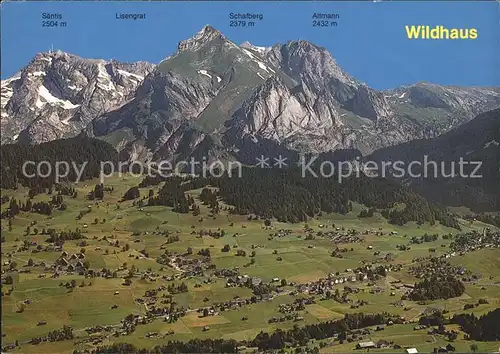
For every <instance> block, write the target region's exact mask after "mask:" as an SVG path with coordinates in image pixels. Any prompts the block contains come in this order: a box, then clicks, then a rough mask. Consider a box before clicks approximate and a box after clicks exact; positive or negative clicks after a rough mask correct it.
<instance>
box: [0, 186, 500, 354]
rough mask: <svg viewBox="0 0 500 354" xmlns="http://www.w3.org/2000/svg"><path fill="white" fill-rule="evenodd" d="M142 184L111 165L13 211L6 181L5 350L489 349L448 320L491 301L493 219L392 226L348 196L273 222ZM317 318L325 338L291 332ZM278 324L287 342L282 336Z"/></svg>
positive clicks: (497, 297)
mask: <svg viewBox="0 0 500 354" xmlns="http://www.w3.org/2000/svg"><path fill="white" fill-rule="evenodd" d="M140 182H141V179H140V178H137V177H132V176H121V177H118V176H117V177H113V178H109V179H108V180H106V181H105V183H104V185H103V186H100V187H99V188H97V186H99V185H100V184H99V181H97V180H93V181H85V182H81V183H79V184H73V185H71V186H70V187H68V186H65V187H61V186H60V187H57V186H56V188H55V189H54V190H50V191H44V192H42V193H37V194H36V195H33V196H32V197H31V198H30V200H31V201H30V203H37V202H43V201H46V200H50V199H51V198H52V199H53V200H54V199H58V198H59V197H60V199H58V200H56V201H55V203H56V204H54V205H57V206H58V207H57V208H54V210H53V211H52V212H51V213H50V215H46V214H44V213H43V212H40V213H37V212H32V211H23V206H22V204H23V203H26V200H28V195H29V194H30V193H31V192H30V191H29V190H28V189H27V188H19V189H17V190H5V191H2V213H4V214H5V213H9V212H10V211H11V209H12V208H15V207H17V208H19V209H20V211H18V212H17V213H16V214H15V217H11V218H3V219H2V233H1V235H2V236H1V237H2V268H1V269H2V271H1V273H2V275H1V276H2V351H8V352H22V353H40V352H46V353H49V352H50V353H56V352H57V353H63V352H68V353H69V352H74V351H77V352H79V353H86V352H92V351H97V352H99V348H100V347H104V346H109V345H112V344H113V343H130V344H133V345H134V346H135V347H137V348H147V349H151V348H153V347H155V346H158V345H162V344H163V343H166V342H168V341H174V340H176V341H183V342H186V341H189V340H191V339H195V338H199V339H214V340H215V339H223V340H234V341H236V346H237V349H238V351H239V352H249V353H250V352H255V351H265V350H276V349H277V348H279V350H281V351H287V352H291V351H293V352H296V353H297V352H311V351H314V352H348V351H359V352H366V351H382V352H395V353H408V354H415V353H420V352H454V351H457V352H460V351H461V352H464V351H479V352H496V351H498V350H499V347H500V342H498V341H480V340H475V339H474V338H473V337H472V335H471V334H470V333H467V332H466V331H465V330H464V328H465V327H464V326H463V325H461V322H460V316H458V317H457V316H455V315H461V314H468V313H474V314H475V316H476V317H478V316H480V315H485V314H487V313H489V312H491V311H493V310H495V309H498V307H499V304H500V272H499V271H500V231H499V230H498V229H497V228H496V227H495V226H493V225H490V224H486V223H483V222H481V221H478V220H468V219H466V218H461V219H459V222H460V226H461V230H457V229H453V228H449V227H445V226H443V225H440V224H439V223H437V224H435V225H430V224H428V223H421V224H417V223H415V222H410V223H407V224H405V225H403V226H399V225H393V224H389V223H388V222H387V220H386V219H384V218H383V217H382V216H381V215H380V213H379V212H378V211H375V212H374V213H373V212H372V213H371V216H368V217H366V216H364V217H359V214H360V213H361V212H364V211H366V208H365V207H364V206H363V205H361V204H357V203H353V206H352V210H350V211H349V212H348V213H346V214H344V215H342V214H337V213H329V214H328V213H320V215H318V216H317V217H315V218H311V219H310V220H307V222H297V223H284V222H279V221H277V220H274V219H267V218H266V219H263V218H260V217H259V216H257V215H238V214H234V213H231V212H230V211H231V209H230V208H231V206H230V205H227V204H225V202H224V201H223V200H222V199H221V198H219V197H218V198H217V206H216V207H214V204H213V203H206V202H204V200H203V197H201V195H202V194H203V193H204V194H207V193H209V192H206V190H207V189H208V190H209V191H210V193H214V195H216V193H217V190H216V188H214V187H211V186H205V187H202V188H200V189H193V190H189V191H188V192H187V194H189V197H190V198H193V200H194V203H195V204H196V205H197V208H195V210H189V212H187V213H178V212H176V211H173V210H172V208H170V207H167V206H161V205H155V206H149V205H147V203H146V201H147V199H148V198H150V197H152V196H154V195H156V194H157V193H158V192H159V190H160V189H161V188H162V185H163V184H164V183H168V181H167V182H161V183H160V184H158V185H153V186H147V187H139V188H137V187H135V186H137V185H140ZM134 187H135V188H136V189H137V191H138V193H137V195H134V196H133V197H132V198H124V195H127V193H128V191H130V190H131V189H132V188H134ZM68 188H69V190H70V191H71V192H70V193H65V192H64V191H67V190H68ZM96 190H99V193H101V194H102V195H101V197H99V198H96V196H95V195H94V194H95V193H96ZM204 190H205V192H204ZM133 194H135V190H134V193H133ZM55 196H57V198H54V197H55ZM13 200H15V203H14V202H13ZM30 210H32V209H31V208H30ZM429 279H430V281H429ZM433 284H434V285H433ZM435 284H437V285H435ZM353 323H360V324H359V325H354V324H353ZM361 323H363V325H361ZM316 327H318V328H319V327H321V328H323V331H322V334H318V333H315V334H310V335H309V337H308V338H305V339H304V338H302V337H301V338H300V339H299V338H298V334H297V333H298V330H299V329H302V331H304V332H307V333H312V331H313V329H314V328H316ZM331 327H333V328H334V329H331ZM337 328H340V330H337ZM276 331H278V332H279V331H281V332H280V333H284V334H283V338H288V339H289V340H284V342H283V343H281V342H280V343H279V344H277V343H276V342H275V341H274V340H273V339H272V338H274V335H273V333H276ZM330 332H331V333H330ZM328 333H330V334H331V335H330V334H328ZM266 335H267V337H266ZM292 339H293V340H292Z"/></svg>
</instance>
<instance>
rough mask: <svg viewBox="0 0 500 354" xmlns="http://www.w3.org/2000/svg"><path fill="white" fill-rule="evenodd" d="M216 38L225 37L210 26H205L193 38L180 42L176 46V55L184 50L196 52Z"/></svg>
mask: <svg viewBox="0 0 500 354" xmlns="http://www.w3.org/2000/svg"><path fill="white" fill-rule="evenodd" d="M217 38H221V39H224V38H225V37H224V35H223V34H222V33H221V32H220V31H218V30H217V29H215V28H213V27H212V26H210V25H206V26H205V27H203V28H202V29H201V30H200V31H199V32H198V33H196V34H195V35H194V36H193V37H191V38H188V39H186V40H183V41H180V42H179V45H178V46H177V53H181V52H183V51H186V50H189V51H195V50H198V49H199V48H200V47H202V46H203V45H204V44H206V43H208V42H210V41H212V40H214V39H217Z"/></svg>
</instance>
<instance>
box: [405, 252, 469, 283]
mask: <svg viewBox="0 0 500 354" xmlns="http://www.w3.org/2000/svg"><path fill="white" fill-rule="evenodd" d="M409 273H410V274H411V275H413V276H414V277H416V278H419V279H423V278H428V277H431V276H433V275H439V274H442V275H457V276H464V275H470V274H471V273H470V272H469V271H468V270H467V269H466V268H465V267H463V266H459V265H453V264H451V263H450V262H448V260H447V259H446V258H444V257H433V256H427V257H419V258H416V259H414V260H413V265H412V266H411V267H410V269H409Z"/></svg>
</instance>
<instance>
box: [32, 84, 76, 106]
mask: <svg viewBox="0 0 500 354" xmlns="http://www.w3.org/2000/svg"><path fill="white" fill-rule="evenodd" d="M38 94H39V95H40V97H41V98H43V99H44V100H45V102H43V101H41V100H40V98H38V100H37V101H36V103H35V105H36V106H37V107H38V108H41V107H43V106H44V105H45V103H49V104H57V105H59V106H61V107H62V108H64V109H73V108H77V107H79V106H80V105H78V104H73V103H71V102H70V101H68V100H61V99H60V98H57V97H54V96H53V95H52V94H51V93H50V91H49V90H47V88H46V87H45V86H43V85H42V86H40V87H39V88H38Z"/></svg>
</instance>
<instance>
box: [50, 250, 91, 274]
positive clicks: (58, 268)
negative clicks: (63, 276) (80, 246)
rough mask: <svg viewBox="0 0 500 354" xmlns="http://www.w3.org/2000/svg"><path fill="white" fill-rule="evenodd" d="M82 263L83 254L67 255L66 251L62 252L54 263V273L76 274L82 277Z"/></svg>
mask: <svg viewBox="0 0 500 354" xmlns="http://www.w3.org/2000/svg"><path fill="white" fill-rule="evenodd" d="M84 262H85V254H84V253H73V254H71V255H69V254H68V253H67V252H66V251H63V252H62V253H61V256H60V257H59V259H57V260H56V261H55V272H57V273H61V272H67V273H78V274H82V275H83V274H84V273H85V271H86V268H85V264H84Z"/></svg>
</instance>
